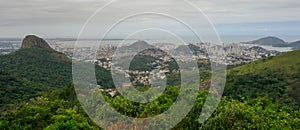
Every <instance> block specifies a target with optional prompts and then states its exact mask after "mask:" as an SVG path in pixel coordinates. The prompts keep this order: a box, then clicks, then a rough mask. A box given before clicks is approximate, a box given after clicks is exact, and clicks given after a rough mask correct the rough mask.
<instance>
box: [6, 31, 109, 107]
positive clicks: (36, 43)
mask: <svg viewBox="0 0 300 130" xmlns="http://www.w3.org/2000/svg"><path fill="white" fill-rule="evenodd" d="M0 68H1V69H0V70H1V72H0V85H1V91H0V97H1V98H0V105H1V107H2V106H7V105H10V104H14V103H19V102H21V101H26V100H28V99H30V98H33V97H35V96H37V95H39V94H40V93H41V92H48V91H50V90H53V89H57V88H62V87H65V86H67V85H69V84H70V83H71V82H72V60H71V59H69V58H68V57H67V56H65V55H64V54H63V53H60V52H57V51H55V50H53V49H52V48H50V47H49V45H48V43H46V42H45V41H44V40H43V39H41V38H38V37H36V36H27V37H26V38H25V39H24V40H23V43H22V48H21V49H20V50H18V51H16V52H13V53H10V54H7V55H0ZM96 70H97V72H98V75H101V76H102V77H101V78H99V79H98V82H99V83H102V86H104V87H110V85H109V84H107V83H108V82H106V81H108V80H110V79H111V78H110V77H109V76H110V73H109V72H108V71H107V70H105V69H103V68H101V67H98V66H97V67H96ZM103 80H106V81H103Z"/></svg>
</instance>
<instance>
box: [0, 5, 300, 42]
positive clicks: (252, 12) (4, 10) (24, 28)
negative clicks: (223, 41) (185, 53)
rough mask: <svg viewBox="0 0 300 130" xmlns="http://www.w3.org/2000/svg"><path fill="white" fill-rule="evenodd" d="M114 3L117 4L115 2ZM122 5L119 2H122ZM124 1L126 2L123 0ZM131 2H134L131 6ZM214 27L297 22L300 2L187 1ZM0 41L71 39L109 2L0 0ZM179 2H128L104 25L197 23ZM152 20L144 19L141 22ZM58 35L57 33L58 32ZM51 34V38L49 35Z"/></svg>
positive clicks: (192, 12) (112, 12)
mask: <svg viewBox="0 0 300 130" xmlns="http://www.w3.org/2000/svg"><path fill="white" fill-rule="evenodd" d="M115 1H117V0H115ZM121 1H122V0H121ZM126 1H127V0H126ZM132 1H134V2H132ZM190 1H191V2H192V3H194V4H196V5H197V6H198V7H200V9H201V10H202V11H203V12H204V13H205V14H206V15H207V16H208V17H209V18H210V19H211V21H212V22H213V23H214V24H232V23H258V22H281V21H300V17H299V14H300V13H299V12H300V8H299V7H300V1H299V0H190ZM0 2H1V5H0V28H2V29H1V30H0V37H5V36H9V37H13V36H23V35H24V34H26V33H27V32H28V31H30V32H32V33H42V34H44V35H45V36H47V37H60V36H58V35H61V37H64V36H70V37H74V36H76V35H77V33H78V31H79V30H80V28H81V27H82V25H83V23H84V22H85V21H86V19H87V18H89V17H90V15H91V14H93V13H94V12H95V11H96V10H97V9H99V8H100V7H102V6H103V5H105V4H106V3H108V2H110V0H0ZM181 3H182V1H180V0H128V2H122V4H119V5H115V6H114V7H113V8H111V9H109V10H107V13H106V14H107V15H105V19H107V20H103V21H104V22H103V23H99V25H98V26H102V25H103V26H104V25H105V24H107V23H109V22H110V19H109V18H110V17H111V16H115V15H119V14H122V11H126V10H128V9H131V10H135V9H136V10H142V9H143V8H144V6H143V5H149V6H151V7H155V9H153V11H158V12H159V11H169V12H176V13H178V14H179V15H181V16H182V17H183V18H185V19H197V17H195V16H196V14H198V13H199V12H198V11H195V10H191V9H187V8H186V6H182V4H181ZM151 20H152V19H151V18H148V19H147V18H144V19H143V22H141V24H142V23H144V22H147V21H150V22H151ZM57 31H59V32H57ZM50 34H52V35H50Z"/></svg>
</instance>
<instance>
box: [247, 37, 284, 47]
mask: <svg viewBox="0 0 300 130" xmlns="http://www.w3.org/2000/svg"><path fill="white" fill-rule="evenodd" d="M242 43H243V44H255V45H270V46H286V45H287V42H285V41H284V40H282V39H280V38H278V37H273V36H268V37H264V38H260V39H257V40H254V41H249V42H242Z"/></svg>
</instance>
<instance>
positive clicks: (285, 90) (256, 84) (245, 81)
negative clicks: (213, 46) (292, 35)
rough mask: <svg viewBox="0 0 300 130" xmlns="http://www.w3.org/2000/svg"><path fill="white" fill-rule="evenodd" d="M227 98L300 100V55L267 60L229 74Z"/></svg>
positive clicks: (290, 54)
mask: <svg viewBox="0 0 300 130" xmlns="http://www.w3.org/2000/svg"><path fill="white" fill-rule="evenodd" d="M225 95H228V96H232V97H235V98H240V97H246V98H256V97H261V96H268V97H271V98H273V99H277V100H281V99H287V98H286V97H290V98H293V99H294V100H297V102H299V100H300V51H292V52H287V53H283V54H281V55H279V56H276V57H269V58H264V59H261V60H258V61H255V62H253V63H250V64H246V65H242V66H239V67H236V68H233V69H231V70H229V71H228V76H227V85H226V89H225Z"/></svg>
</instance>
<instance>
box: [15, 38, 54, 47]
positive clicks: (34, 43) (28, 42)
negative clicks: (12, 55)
mask: <svg viewBox="0 0 300 130" xmlns="http://www.w3.org/2000/svg"><path fill="white" fill-rule="evenodd" d="M21 48H43V49H52V48H51V47H50V46H49V44H48V43H47V42H46V41H45V40H44V39H42V38H39V37H37V36H35V35H28V36H26V37H25V38H24V39H23V42H22V46H21Z"/></svg>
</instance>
